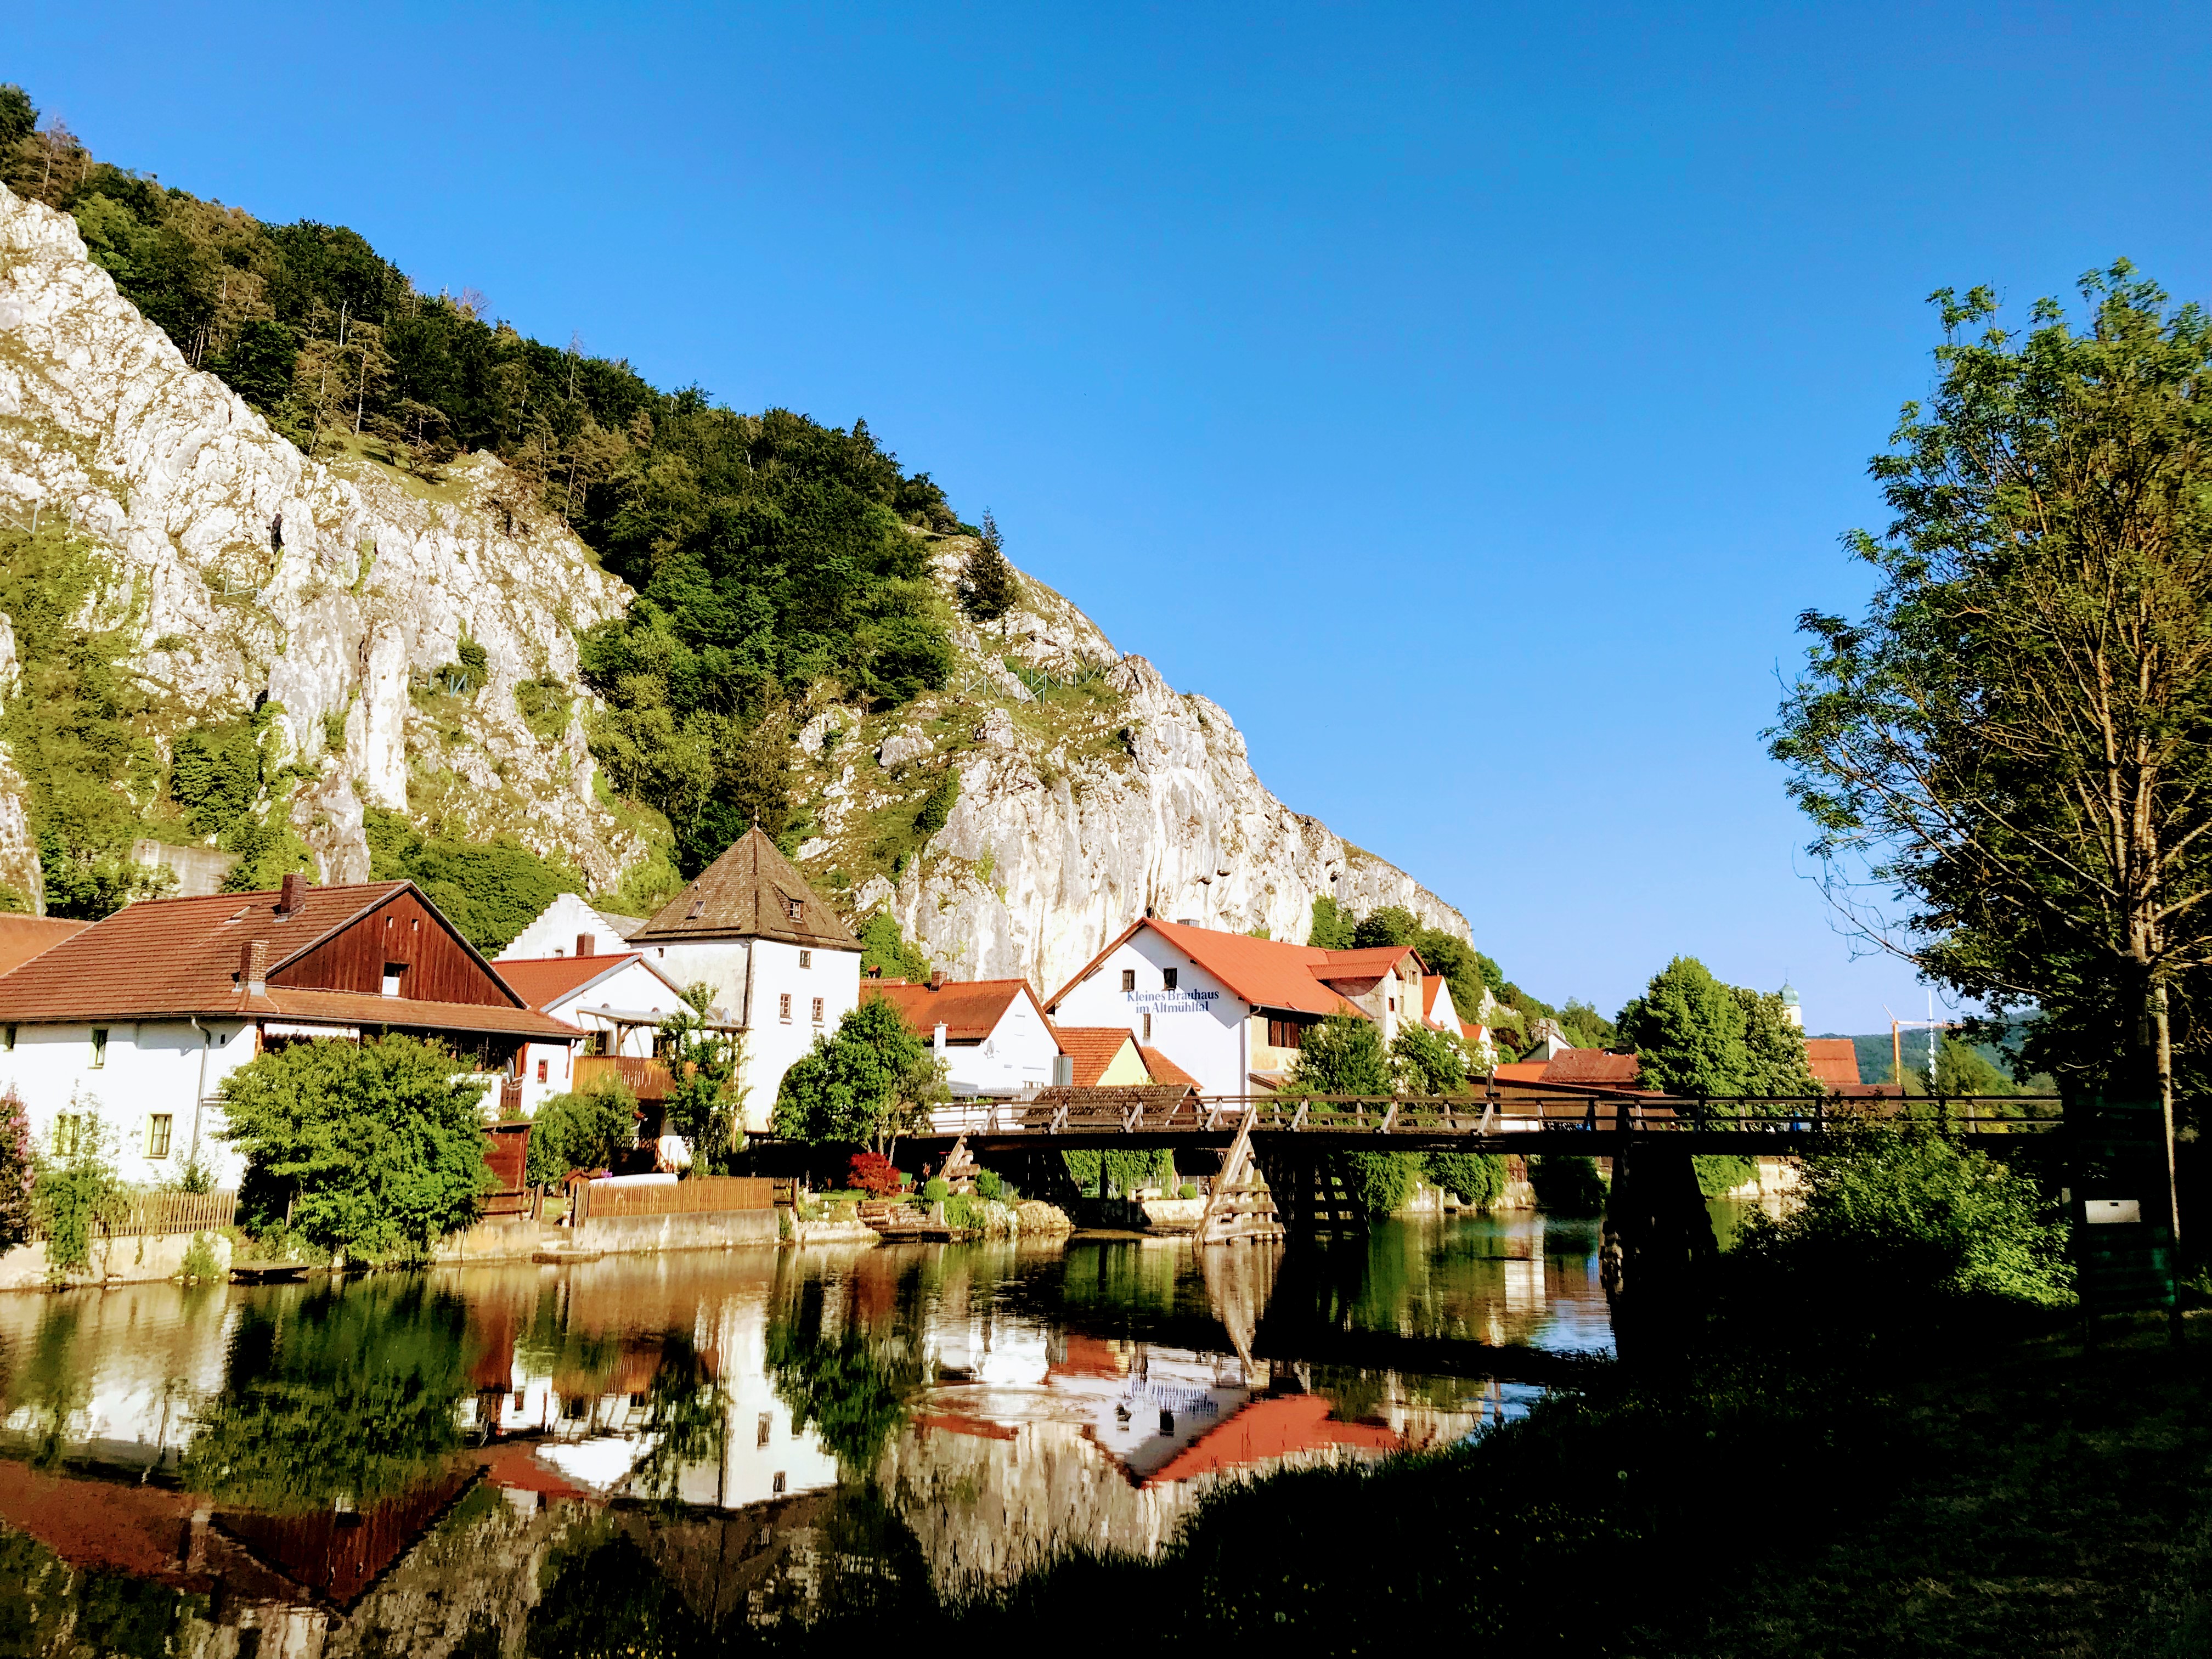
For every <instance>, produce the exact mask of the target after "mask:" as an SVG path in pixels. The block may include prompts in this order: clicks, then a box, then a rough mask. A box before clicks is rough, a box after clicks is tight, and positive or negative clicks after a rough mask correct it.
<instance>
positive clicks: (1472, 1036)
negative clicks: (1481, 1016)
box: [1459, 1019, 1490, 1042]
mask: <svg viewBox="0 0 2212 1659" xmlns="http://www.w3.org/2000/svg"><path fill="white" fill-rule="evenodd" d="M1459 1034H1460V1036H1461V1037H1462V1039H1464V1040H1465V1041H1467V1042H1487V1041H1489V1038H1490V1028H1489V1027H1488V1026H1487V1025H1477V1024H1475V1023H1474V1021H1473V1020H1471V1019H1463V1020H1462V1021H1460V1023H1459Z"/></svg>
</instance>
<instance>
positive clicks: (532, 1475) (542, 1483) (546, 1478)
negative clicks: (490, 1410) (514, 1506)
mask: <svg viewBox="0 0 2212 1659" xmlns="http://www.w3.org/2000/svg"><path fill="white" fill-rule="evenodd" d="M484 1479H485V1480H489V1481H490V1482H491V1484H492V1485H493V1486H511V1487H513V1489H514V1490H515V1491H517V1492H544V1494H545V1495H546V1496H547V1497H549V1498H574V1499H575V1500H577V1501H578V1502H580V1503H585V1504H605V1502H606V1501H607V1500H606V1495H605V1493H604V1492H593V1491H592V1489H591V1488H590V1487H589V1486H578V1485H576V1484H575V1482H574V1481H573V1480H569V1479H568V1477H567V1476H565V1475H563V1474H562V1473H561V1472H560V1471H559V1470H558V1469H556V1468H553V1467H552V1466H551V1465H550V1464H548V1463H544V1462H540V1461H539V1459H538V1449H537V1448H536V1447H535V1446H532V1445H531V1444H529V1443H527V1442H525V1441H520V1440H508V1441H503V1442H501V1443H500V1444H498V1445H496V1446H494V1447H492V1448H491V1449H489V1451H487V1452H486V1453H485V1454H484Z"/></svg>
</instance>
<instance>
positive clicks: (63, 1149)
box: [54, 1112, 84, 1158]
mask: <svg viewBox="0 0 2212 1659" xmlns="http://www.w3.org/2000/svg"><path fill="white" fill-rule="evenodd" d="M83 1127H84V1120H83V1119H82V1118H80V1117H79V1116H78V1115H76V1113H75V1112H58V1113H57V1114H55V1115H54V1156H55V1157H56V1158H75V1157H76V1143H77V1137H78V1135H79V1134H80V1133H82V1130H83Z"/></svg>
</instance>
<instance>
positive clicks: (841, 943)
mask: <svg viewBox="0 0 2212 1659" xmlns="http://www.w3.org/2000/svg"><path fill="white" fill-rule="evenodd" d="M687 939H780V940H781V941H782V942H783V943H784V944H786V945H819V946H821V947H822V948H823V950H825V951H857V950H859V949H860V940H858V939H854V937H853V930H852V929H851V928H849V927H846V926H845V924H844V923H843V922H842V921H839V920H838V917H837V913H836V911H835V910H832V909H831V908H829V906H828V905H826V904H824V903H823V902H822V901H821V900H820V899H819V898H818V897H817V896H815V892H814V890H813V889H812V888H811V887H809V886H808V885H807V884H806V878H805V877H804V876H802V875H800V874H799V871H798V869H797V868H796V867H795V866H793V864H792V862H791V860H789V859H787V858H786V857H784V855H783V854H781V853H780V852H778V851H777V850H776V846H775V842H772V841H770V840H769V838H768V837H767V836H765V835H763V834H762V833H761V830H760V827H759V826H758V825H757V824H756V825H755V826H754V827H753V828H752V829H748V830H747V831H745V833H744V835H743V836H740V837H739V838H738V840H737V842H735V843H733V844H732V846H731V848H730V850H729V851H728V852H726V853H725V854H722V856H721V857H720V858H718V859H716V860H714V862H713V863H712V864H710V865H708V866H707V867H706V868H705V869H704V870H702V871H701V872H699V873H698V875H697V876H696V878H693V879H692V881H691V882H690V884H689V885H687V886H686V887H685V888H684V890H683V891H682V892H680V893H678V895H677V896H675V898H673V899H672V900H671V901H670V902H669V903H668V904H667V906H666V907H665V908H663V909H662V911H661V912H660V914H659V915H657V916H655V917H653V920H652V921H648V922H647V923H646V924H645V926H644V927H642V928H641V929H640V930H639V931H638V932H636V933H632V934H631V935H630V936H629V943H630V944H631V945H674V944H677V943H678V942H680V941H683V940H687Z"/></svg>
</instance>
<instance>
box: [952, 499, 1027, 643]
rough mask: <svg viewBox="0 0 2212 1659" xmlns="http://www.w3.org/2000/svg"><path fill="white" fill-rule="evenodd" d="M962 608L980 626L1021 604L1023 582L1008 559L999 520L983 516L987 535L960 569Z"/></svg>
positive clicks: (981, 537) (984, 529) (986, 510)
mask: <svg viewBox="0 0 2212 1659" xmlns="http://www.w3.org/2000/svg"><path fill="white" fill-rule="evenodd" d="M959 591H960V608H961V609H962V610H963V611H966V612H967V613H968V614H969V616H970V617H974V618H975V620H976V621H977V622H980V623H994V622H996V621H998V620H999V618H1000V617H1003V616H1005V615H1006V612H1008V611H1012V609H1013V608H1014V606H1015V605H1018V603H1020V601H1021V597H1022V579H1021V577H1020V576H1019V575H1018V574H1016V573H1015V570H1014V567H1013V565H1012V563H1011V562H1008V560H1007V558H1006V547H1005V544H1004V543H1003V542H1002V540H1001V539H1000V535H999V521H998V520H996V519H994V518H993V517H992V516H991V513H990V510H989V509H988V508H986V509H985V510H984V513H983V533H982V534H981V535H980V536H978V537H977V538H975V551H974V552H972V553H970V554H969V556H968V558H967V562H965V563H964V564H963V565H962V566H961V568H960V588H959Z"/></svg>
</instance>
